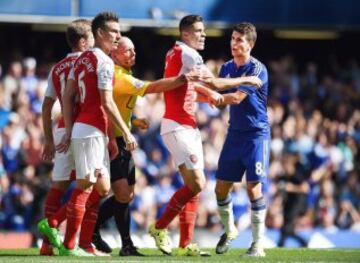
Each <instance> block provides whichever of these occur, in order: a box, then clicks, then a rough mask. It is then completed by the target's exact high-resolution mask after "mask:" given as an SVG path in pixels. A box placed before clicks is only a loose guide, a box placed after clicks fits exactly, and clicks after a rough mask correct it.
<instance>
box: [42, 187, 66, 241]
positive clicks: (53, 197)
mask: <svg viewBox="0 0 360 263" xmlns="http://www.w3.org/2000/svg"><path fill="white" fill-rule="evenodd" d="M63 194H64V193H63V192H62V191H60V190H59V189H57V188H53V187H52V188H51V189H50V190H49V192H48V194H47V196H46V200H45V205H44V206H45V217H46V218H47V219H48V220H49V218H51V217H52V216H53V215H54V214H55V213H56V212H57V211H58V210H59V208H60V206H61V198H62V196H63ZM43 240H44V243H45V244H48V243H49V241H48V239H47V237H45V236H44V239H43Z"/></svg>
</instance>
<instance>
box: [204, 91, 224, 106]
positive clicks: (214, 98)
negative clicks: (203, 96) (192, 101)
mask: <svg viewBox="0 0 360 263" xmlns="http://www.w3.org/2000/svg"><path fill="white" fill-rule="evenodd" d="M208 100H209V104H210V105H213V106H219V105H221V104H222V103H223V102H224V96H223V95H221V94H220V93H217V92H212V93H211V95H210V96H209V97H208Z"/></svg>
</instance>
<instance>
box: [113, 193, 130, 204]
mask: <svg viewBox="0 0 360 263" xmlns="http://www.w3.org/2000/svg"><path fill="white" fill-rule="evenodd" d="M114 194H115V199H116V201H117V202H119V203H130V202H131V201H132V200H133V199H134V193H133V192H131V191H122V192H117V193H114Z"/></svg>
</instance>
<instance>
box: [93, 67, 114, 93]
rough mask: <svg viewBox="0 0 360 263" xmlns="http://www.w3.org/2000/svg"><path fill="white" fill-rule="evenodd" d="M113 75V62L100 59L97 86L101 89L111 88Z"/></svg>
mask: <svg viewBox="0 0 360 263" xmlns="http://www.w3.org/2000/svg"><path fill="white" fill-rule="evenodd" d="M113 76H114V64H113V63H110V62H107V61H101V62H100V63H99V64H98V68H97V77H98V87H99V89H101V90H112V88H113Z"/></svg>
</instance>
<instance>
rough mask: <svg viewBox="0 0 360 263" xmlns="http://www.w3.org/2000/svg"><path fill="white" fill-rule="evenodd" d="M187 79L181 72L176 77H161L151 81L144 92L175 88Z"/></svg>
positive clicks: (157, 91)
mask: <svg viewBox="0 0 360 263" xmlns="http://www.w3.org/2000/svg"><path fill="white" fill-rule="evenodd" d="M186 81H187V77H186V76H185V75H184V74H183V75H180V76H177V77H171V78H163V79H159V80H156V81H154V82H151V83H150V84H149V86H148V87H147V89H146V91H145V94H148V93H160V92H164V91H168V90H172V89H175V88H177V87H179V86H181V85H183V84H185V83H186Z"/></svg>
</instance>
